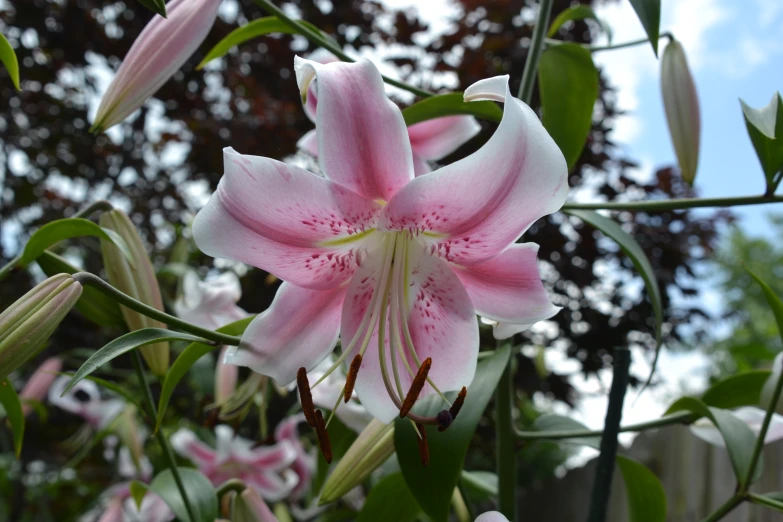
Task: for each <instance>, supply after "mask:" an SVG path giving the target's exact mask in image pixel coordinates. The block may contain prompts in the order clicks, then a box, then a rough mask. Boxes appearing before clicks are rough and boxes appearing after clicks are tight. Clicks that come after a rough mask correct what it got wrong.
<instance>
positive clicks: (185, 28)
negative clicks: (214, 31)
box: [90, 0, 220, 132]
mask: <svg viewBox="0 0 783 522" xmlns="http://www.w3.org/2000/svg"><path fill="white" fill-rule="evenodd" d="M218 7H220V0H172V1H171V2H169V3H168V4H166V15H167V17H168V18H163V17H162V16H160V15H157V14H156V15H155V16H153V17H152V20H150V21H149V23H148V24H147V26H146V27H145V28H144V30H143V31H142V32H141V34H139V36H138V38H136V41H134V42H133V45H132V46H131V48H130V50H129V51H128V54H127V55H125V59H124V60H123V61H122V64H121V65H120V68H119V69H118V70H117V75H116V76H115V77H114V79H113V80H112V82H111V84H110V85H109V88H108V89H107V91H106V93H105V94H104V95H103V98H101V104H100V106H99V107H98V113H97V114H96V116H95V123H93V125H92V128H91V129H90V130H91V131H93V132H103V131H105V130H106V129H108V128H109V127H113V126H114V125H116V124H118V123H120V122H121V121H122V120H124V119H125V118H127V117H128V116H130V115H131V114H132V113H133V112H135V111H136V109H138V108H139V107H141V106H142V104H143V103H144V102H145V101H146V100H147V98H149V97H150V96H152V95H153V94H155V92H156V91H157V90H158V89H160V88H161V86H162V85H163V84H164V83H166V82H167V81H168V79H169V78H171V77H172V76H173V75H174V73H175V72H177V71H178V70H179V68H180V67H182V65H183V64H184V63H185V62H186V61H187V59H188V58H190V56H191V55H192V54H193V53H194V52H195V51H196V49H198V46H199V45H201V42H203V41H204V39H205V38H206V37H207V34H208V33H209V30H210V29H211V28H212V25H213V24H214V23H215V18H217V12H218Z"/></svg>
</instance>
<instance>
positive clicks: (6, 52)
mask: <svg viewBox="0 0 783 522" xmlns="http://www.w3.org/2000/svg"><path fill="white" fill-rule="evenodd" d="M0 62H3V66H4V67H5V69H6V71H8V75H9V76H10V77H11V81H12V82H13V84H14V87H15V88H16V90H17V91H21V90H22V89H21V88H20V86H19V61H18V60H17V59H16V53H15V52H14V48H13V47H11V44H10V43H8V40H6V38H5V36H3V35H2V34H0Z"/></svg>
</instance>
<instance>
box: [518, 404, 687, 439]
mask: <svg viewBox="0 0 783 522" xmlns="http://www.w3.org/2000/svg"><path fill="white" fill-rule="evenodd" d="M693 419H694V415H693V414H692V413H690V412H687V411H680V412H677V413H672V414H671V415H666V416H665V417H661V418H660V419H655V420H651V421H647V422H640V423H639V424H629V425H628V426H621V427H620V429H619V430H618V432H619V433H624V432H627V431H645V430H649V429H653V428H660V427H661V426H668V425H670V424H680V423H683V424H687V423H689V422H691V421H692V420H693ZM603 434H604V431H603V430H569V431H517V432H516V433H515V436H516V438H517V439H518V440H539V439H541V440H562V439H579V438H584V437H600V436H601V435H603Z"/></svg>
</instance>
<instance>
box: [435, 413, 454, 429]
mask: <svg viewBox="0 0 783 522" xmlns="http://www.w3.org/2000/svg"><path fill="white" fill-rule="evenodd" d="M435 419H436V420H437V421H438V431H446V430H447V429H448V428H449V426H451V423H452V422H454V418H453V417H452V416H451V413H450V412H449V410H440V411H439V412H438V414H437V415H436V416H435Z"/></svg>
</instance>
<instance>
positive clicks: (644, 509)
mask: <svg viewBox="0 0 783 522" xmlns="http://www.w3.org/2000/svg"><path fill="white" fill-rule="evenodd" d="M616 462H617V467H618V468H620V473H621V474H622V476H623V482H624V483H625V494H626V498H627V499H628V522H664V521H665V520H666V492H665V491H664V490H663V486H662V485H661V481H660V480H658V477H656V476H655V474H654V473H653V472H652V471H650V470H649V469H647V467H646V466H644V465H643V464H641V463H639V462H636V461H635V460H633V459H629V458H627V457H623V456H622V455H618V456H617V460H616Z"/></svg>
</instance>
